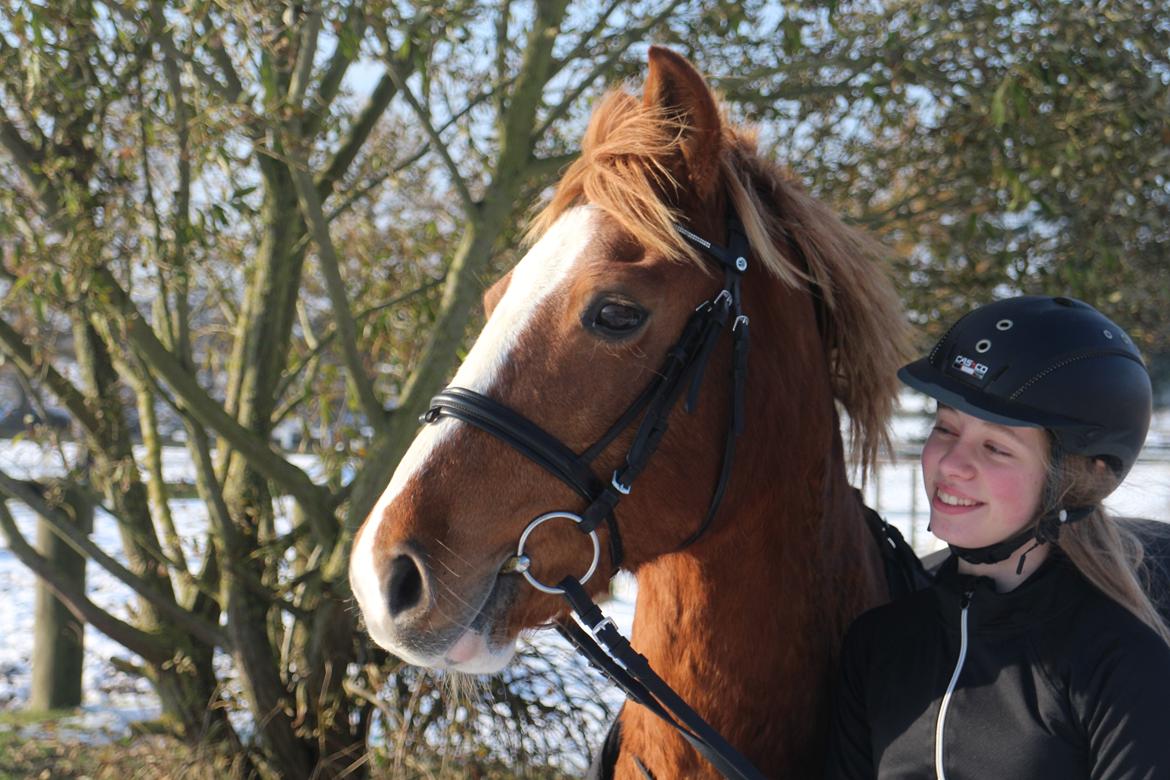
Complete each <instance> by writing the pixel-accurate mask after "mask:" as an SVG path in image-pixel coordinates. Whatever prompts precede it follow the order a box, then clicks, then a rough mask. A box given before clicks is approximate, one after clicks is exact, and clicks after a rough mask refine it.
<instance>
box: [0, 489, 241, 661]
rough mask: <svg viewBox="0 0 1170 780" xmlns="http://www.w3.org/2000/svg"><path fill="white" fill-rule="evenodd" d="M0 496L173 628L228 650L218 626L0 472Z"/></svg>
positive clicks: (40, 498) (30, 490) (58, 511)
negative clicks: (28, 511) (165, 592)
mask: <svg viewBox="0 0 1170 780" xmlns="http://www.w3.org/2000/svg"><path fill="white" fill-rule="evenodd" d="M0 493H3V494H4V495H6V496H8V497H9V498H12V499H15V500H17V501H20V502H21V503H23V504H25V505H27V506H28V507H29V508H30V509H32V510H33V511H34V512H36V513H37V514H38V515H40V516H41V517H42V518H44V520H45V521H46V522H48V523H49V524H50V525H51V526H52V527H53V530H54V531H55V532H56V534H57V535H58V536H60V537H61V538H62V539H63V540H64V541H65V542H67V543H68V544H69V545H70V546H71V547H73V549H75V550H76V551H77V552H78V553H79V554H81V555H84V556H87V557H89V558H91V559H93V560H94V561H95V562H96V563H98V564H99V565H101V567H102V568H104V569H105V570H106V571H108V572H109V573H110V574H112V575H113V576H114V577H115V578H117V579H118V580H119V581H120V582H122V583H123V584H125V585H126V586H127V587H128V588H130V589H131V590H132V591H134V592H135V593H137V594H138V595H139V596H141V597H142V598H144V599H146V600H147V601H149V602H150V603H151V604H153V605H154V606H155V607H157V608H158V610H159V612H161V613H162V614H164V615H166V616H167V617H168V618H170V619H171V620H172V621H174V624H175V625H177V626H180V627H182V628H183V629H185V630H186V631H188V632H190V634H191V635H192V636H194V637H197V638H198V639H199V641H201V642H203V643H204V644H206V645H207V646H209V647H221V648H224V649H230V646H229V644H228V638H227V637H226V636H225V635H224V634H223V633H222V632H221V631H220V630H219V627H218V626H213V625H210V624H207V623H205V622H204V621H202V620H199V619H198V618H197V617H195V616H194V615H192V614H190V613H189V612H187V611H186V610H184V609H183V608H182V607H180V606H178V605H177V604H175V602H174V601H172V600H171V599H169V598H167V597H166V596H164V595H163V594H161V593H158V592H157V591H156V590H155V589H154V588H153V587H151V586H150V585H149V584H148V583H147V582H146V581H145V580H143V579H142V578H140V577H138V576H137V575H136V574H134V572H132V571H130V570H129V569H127V568H126V567H125V566H123V565H122V564H120V563H118V561H116V560H115V559H114V558H112V557H111V556H109V555H107V554H106V552H105V551H104V550H102V548H100V547H98V546H97V544H95V543H94V542H93V540H92V539H90V538H89V537H88V536H87V535H86V534H85V533H83V532H82V531H81V530H79V529H78V528H77V527H76V526H75V525H74V524H73V523H72V522H70V518H68V517H67V516H65V515H64V513H62V511H61V510H60V509H58V508H57V507H54V506H53V505H52V504H50V503H49V502H48V501H46V500H45V499H44V498H43V497H42V496H41V495H40V493H39V492H38V491H37V490H36V489H34V488H33V487H32V486H31V485H30V484H29V483H27V482H23V481H21V480H18V479H14V478H13V477H11V476H9V475H8V474H6V473H4V472H3V471H0Z"/></svg>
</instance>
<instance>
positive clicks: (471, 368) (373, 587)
mask: <svg viewBox="0 0 1170 780" xmlns="http://www.w3.org/2000/svg"><path fill="white" fill-rule="evenodd" d="M596 213H597V212H595V211H594V210H593V209H592V208H590V207H587V206H581V207H577V208H573V209H570V210H569V211H566V212H565V213H564V214H563V215H561V217H560V218H559V219H557V221H556V222H555V223H553V226H552V227H551V228H549V230H548V232H546V233H545V234H544V236H542V237H541V239H540V240H539V241H538V242H537V243H536V244H535V245H534V246H533V247H532V249H531V250H529V252H528V254H526V255H525V256H524V258H523V259H522V260H521V261H520V262H519V263H517V264H516V267H515V268H514V269H512V279H511V280H510V282H509V283H508V289H507V291H506V292H505V293H504V296H503V298H501V299H500V302H499V303H498V304H497V305H496V308H495V310H494V311H493V312H492V316H491V318H490V319H489V320H488V321H487V324H486V325H485V326H484V329H483V331H482V332H481V333H480V334H479V338H477V339H476V341H475V345H474V346H473V347H472V348H471V352H470V353H469V354H468V356H467V359H466V360H465V361H463V365H462V366H460V367H459V371H458V372H457V373H456V374H455V378H454V379H453V380H451V384H453V385H458V386H460V387H466V388H469V389H471V390H475V391H477V392H479V393H483V394H485V395H490V390H491V389H492V387H493V385H494V384H495V382H496V377H497V376H498V375H499V372H500V370H501V368H502V367H503V366H505V365H507V364H508V361H509V360H510V359H511V357H512V352H513V350H515V348H516V344H517V343H518V342H519V341H520V337H521V335H523V334H524V332H525V331H526V330H527V329H528V328H529V327H530V324H531V319H532V317H533V315H534V314H535V313H536V312H537V311H538V310H539V308H540V305H541V303H542V302H544V301H545V300H547V299H549V298H550V297H552V296H553V294H554V293H555V292H556V291H557V290H558V289H560V288H561V287H562V286H564V285H565V283H566V281H567V280H568V278H569V271H570V270H571V269H572V268H573V266H574V265H575V264H576V262H577V260H578V259H579V258H580V257H581V256H582V254H583V253H584V251H585V249H586V247H588V245H589V242H590V239H591V238H592V237H593V233H594V225H593V221H594V220H595V219H596ZM454 425H455V421H454V420H452V419H450V418H444V419H443V420H442V421H440V422H439V423H437V424H434V425H426V426H423V428H422V430H420V431H419V433H418V435H417V436H416V437H415V439H414V442H412V443H411V445H410V449H408V450H407V451H406V454H405V455H403V457H402V460H401V461H400V462H399V464H398V468H397V469H396V470H395V471H394V476H393V477H391V479H390V484H389V485H388V486H387V487H386V490H385V491H384V492H383V493H382V496H381V497H380V498H379V499H378V503H377V504H376V505H375V506H374V509H373V510H372V511H371V512H370V516H369V518H368V519H367V520H366V527H365V529H364V530H363V531H362V533H361V535H360V536H359V537H358V541H357V544H356V545H354V549H353V555H352V557H351V559H350V569H349V574H350V583H351V585H352V587H353V593H354V596H355V597H356V598H357V601H358V605H359V606H360V607H361V610H362V614H363V615H364V616H365V619H366V626H367V627H368V628H369V631H370V636H372V637H373V638H374V641H376V642H377V643H378V644H380V645H382V646H383V647H385V648H386V649H388V650H391V651H392V652H395V653H396V654H398V655H400V656H401V657H404V658H405V659H406V660H408V661H411V662H414V663H420V664H425V663H427V662H428V661H433V660H435V659H420V658H411V657H410V654H409V653H403V652H402V649H401V648H398V647H396V643H395V640H394V628H393V625H392V623H391V620H390V614H389V611H388V610H387V607H386V596H385V593H384V588H383V584H382V582H381V578H380V577H379V576H378V574H377V572H376V569H375V566H374V539H375V538H377V535H378V528H379V526H380V525H381V524H382V520H383V516H384V513H385V509H386V507H387V506H389V505H390V503H391V502H392V501H394V499H395V498H396V497H397V496H398V494H399V493H401V492H402V490H403V488H404V487H405V486H406V485H407V484H408V483H409V482H410V479H411V477H413V476H414V474H415V473H417V472H418V471H419V470H420V469H421V468H422V467H423V466H424V465H425V464H426V462H427V459H428V458H429V457H430V454H431V453H432V452H433V451H434V449H435V448H436V447H437V446H438V445H439V443H440V442H442V441H443V440H444V439H446V438H447V436H448V435H450V431H451V430H452V428H453V427H454ZM468 617H470V616H468Z"/></svg>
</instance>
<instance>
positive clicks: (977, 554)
mask: <svg viewBox="0 0 1170 780" xmlns="http://www.w3.org/2000/svg"><path fill="white" fill-rule="evenodd" d="M1092 511H1093V508H1092V507H1087V506H1082V507H1076V508H1074V509H1061V510H1060V511H1059V512H1053V513H1050V514H1047V515H1044V516H1043V517H1041V518H1040V519H1039V520H1038V521H1037V522H1036V523H1035V524H1034V525H1031V526H1028V527H1027V528H1025V529H1024V530H1023V531H1020V532H1019V533H1018V534H1015V535H1014V536H1010V537H1008V538H1007V539H1004V540H1003V541H1002V542H996V543H995V544H989V545H987V546H986V547H959V546H957V545H954V544H951V545H947V546H948V547H950V548H951V552H952V553H954V554H955V555H957V556H958V557H960V558H962V559H963V560H964V561H966V562H967V563H999V562H1000V561H1006V560H1007V559H1008V558H1010V557H1012V555H1013V554H1014V553H1015V552H1016V550H1018V549H1020V548H1021V547H1023V546H1024V545H1025V544H1027V543H1028V542H1029V541H1031V540H1033V539H1035V540H1036V543H1035V544H1033V545H1032V546H1031V547H1029V548H1028V549H1027V550H1026V551H1024V554H1023V555H1021V556H1020V562H1019V564H1017V566H1016V574H1017V575H1018V574H1022V573H1023V571H1024V559H1025V558H1027V557H1028V553H1030V552H1032V551H1033V550H1035V549H1036V548H1037V547H1039V546H1040V545H1042V544H1047V543H1048V542H1055V541H1056V540H1057V539H1059V538H1060V529H1061V527H1062V526H1065V525H1068V524H1069V523H1075V522H1076V521H1077V520H1081V519H1084V518H1085V517H1088V516H1089V514H1090V513H1091V512H1092Z"/></svg>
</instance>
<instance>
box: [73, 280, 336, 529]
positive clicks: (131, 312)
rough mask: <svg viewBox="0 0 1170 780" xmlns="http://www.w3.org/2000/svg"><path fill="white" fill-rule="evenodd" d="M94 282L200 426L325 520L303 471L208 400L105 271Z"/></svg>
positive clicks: (319, 496)
mask: <svg viewBox="0 0 1170 780" xmlns="http://www.w3.org/2000/svg"><path fill="white" fill-rule="evenodd" d="M94 281H95V283H96V285H97V286H98V287H99V288H100V289H101V292H102V293H103V294H104V295H106V296H107V297H108V300H109V302H110V304H111V307H112V310H113V312H114V313H115V314H116V316H117V317H118V322H117V324H118V325H119V326H120V327H121V328H122V330H123V331H124V333H125V335H126V338H127V340H128V341H129V342H130V344H131V345H133V346H134V348H135V349H137V350H139V351H140V352H141V353H142V355H143V358H144V359H145V360H146V362H147V363H149V364H150V366H151V367H152V368H153V369H154V370H155V371H156V372H158V375H159V377H161V378H162V379H163V380H164V381H165V382H166V383H167V385H168V386H170V388H171V390H172V391H174V392H175V394H176V395H177V396H178V397H179V398H180V399H181V400H182V402H183V404H184V405H185V407H186V408H187V409H188V410H189V411H190V412H191V414H192V415H193V416H194V417H195V419H196V420H198V421H199V422H200V424H202V425H206V426H207V427H209V428H211V429H212V430H215V431H216V432H218V433H219V434H220V435H221V436H223V437H224V438H225V439H226V440H227V441H228V442H229V443H230V444H231V445H232V447H234V448H235V449H237V450H238V451H239V452H240V454H241V455H243V456H244V457H245V458H247V459H248V462H249V463H250V464H251V465H252V466H254V467H255V468H256V470H257V471H259V472H260V473H261V474H263V475H264V476H265V477H267V478H268V479H271V480H272V481H273V482H275V483H276V484H277V485H280V486H281V488H282V489H284V490H287V491H288V492H289V493H290V494H291V495H292V496H294V497H295V498H296V499H297V500H298V501H300V502H301V504H302V505H303V506H304V507H305V511H307V512H311V513H316V512H320V513H322V514H323V515H324V516H329V515H330V514H331V512H330V509H329V508H330V506H331V504H332V502H331V500H330V497H329V492H328V490H327V489H326V488H322V487H319V486H318V485H315V484H313V481H312V480H310V479H309V477H308V475H307V474H305V472H303V471H301V470H300V469H299V468H297V467H296V466H294V465H293V464H292V463H289V462H288V461H287V460H285V459H284V458H282V457H281V456H280V455H279V454H278V453H277V452H276V451H274V450H273V449H272V447H271V446H270V445H269V444H268V442H266V441H264V440H262V439H260V438H259V437H257V436H256V434H255V433H253V432H252V431H250V430H248V429H247V428H245V427H243V426H242V425H240V424H239V423H238V422H237V421H236V420H235V418H234V417H232V416H231V415H229V414H228V413H227V412H226V411H225V410H224V408H223V406H222V405H220V403H219V402H218V401H216V400H215V399H213V398H212V397H211V396H209V395H208V394H207V393H206V391H204V389H203V388H202V387H200V386H199V383H198V382H197V381H196V379H195V377H194V376H193V375H192V374H191V372H190V371H189V370H188V369H187V368H185V367H184V366H183V365H182V364H181V363H180V362H179V361H178V359H177V358H176V357H175V356H174V354H172V353H171V351H170V350H168V349H167V348H166V346H165V345H164V344H163V343H162V342H161V341H159V339H158V336H157V335H156V334H155V332H154V329H153V328H151V327H150V324H149V323H148V322H146V320H145V319H144V318H143V317H142V314H141V313H140V312H139V311H138V308H137V307H136V306H135V305H134V303H133V301H131V300H130V297H129V296H128V295H127V294H126V291H125V290H123V289H122V287H121V286H120V285H119V284H118V282H117V280H116V279H114V278H113V276H112V275H111V274H110V273H109V271H107V270H105V269H97V270H96V271H95V272H94Z"/></svg>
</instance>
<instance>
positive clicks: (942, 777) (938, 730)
mask: <svg viewBox="0 0 1170 780" xmlns="http://www.w3.org/2000/svg"><path fill="white" fill-rule="evenodd" d="M973 592H974V591H967V592H966V593H964V594H963V601H962V602H961V603H962V610H961V611H960V612H959V660H958V661H956V662H955V671H954V672H953V673H952V674H951V682H950V684H948V685H947V692H946V693H944V694H943V698H942V705H941V706H939V708H938V720H937V721H936V722H935V724H934V776H935V777H936V778H937V780H946V777H947V774H946V771H945V770H944V769H943V727H944V726H945V725H946V720H947V707H949V706H950V704H951V694H952V693H954V691H955V685H957V684H958V682H959V675H960V674H961V673H962V672H963V663H964V662H965V661H966V660H967V610H968V609H970V608H971V595H972V593H973Z"/></svg>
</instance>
